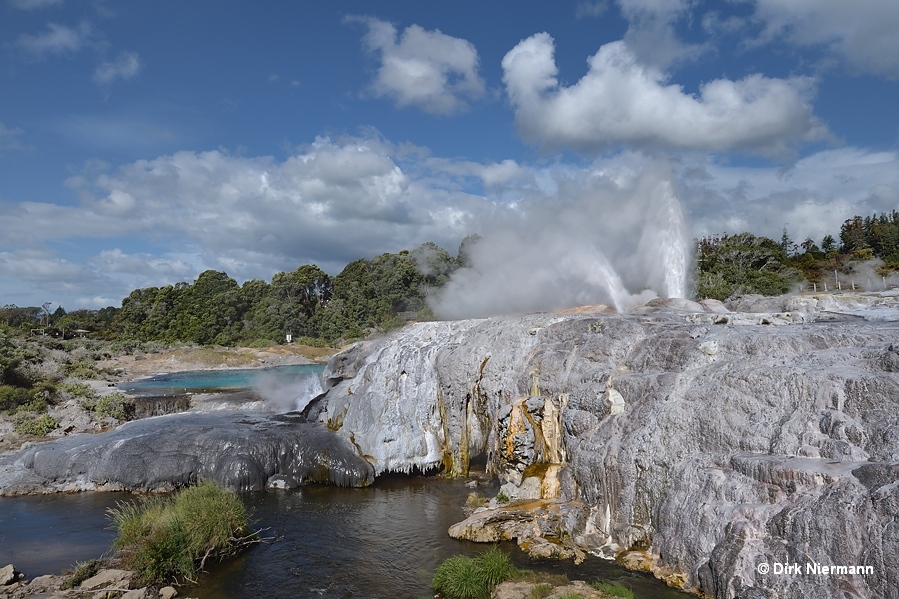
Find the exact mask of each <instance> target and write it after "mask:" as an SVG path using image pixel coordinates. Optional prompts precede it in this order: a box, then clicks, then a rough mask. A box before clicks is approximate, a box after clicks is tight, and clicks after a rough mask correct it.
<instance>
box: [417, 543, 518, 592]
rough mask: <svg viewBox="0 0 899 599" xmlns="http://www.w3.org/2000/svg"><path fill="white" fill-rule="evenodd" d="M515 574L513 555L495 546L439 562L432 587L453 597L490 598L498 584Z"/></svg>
mask: <svg viewBox="0 0 899 599" xmlns="http://www.w3.org/2000/svg"><path fill="white" fill-rule="evenodd" d="M514 574H515V567H514V566H513V565H512V562H511V561H510V560H509V556H508V555H506V554H505V553H503V552H502V551H500V550H499V549H497V548H496V547H494V548H493V549H491V550H490V551H488V552H487V553H482V554H481V555H479V556H478V557H466V556H463V555H457V556H454V557H451V558H449V559H447V560H446V561H444V562H443V563H442V564H440V565H439V566H437V571H436V572H434V578H433V580H432V581H431V588H433V589H434V590H435V591H436V592H438V593H441V594H443V595H446V596H447V597H450V598H452V599H486V597H489V596H490V592H491V591H492V590H493V589H494V587H496V585H498V584H500V583H501V582H503V581H505V580H508V579H509V578H512V576H513V575H514Z"/></svg>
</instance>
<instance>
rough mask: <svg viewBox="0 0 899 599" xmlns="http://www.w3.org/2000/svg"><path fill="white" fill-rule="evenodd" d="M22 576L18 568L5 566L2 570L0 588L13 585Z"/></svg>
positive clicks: (0, 572) (10, 565)
mask: <svg viewBox="0 0 899 599" xmlns="http://www.w3.org/2000/svg"><path fill="white" fill-rule="evenodd" d="M20 575H21V572H17V571H16V567H15V566H13V565H12V564H7V565H6V566H3V567H2V568H0V586H6V585H10V584H13V583H14V582H16V581H18V580H19V577H20Z"/></svg>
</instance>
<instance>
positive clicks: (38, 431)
mask: <svg viewBox="0 0 899 599" xmlns="http://www.w3.org/2000/svg"><path fill="white" fill-rule="evenodd" d="M13 425H14V426H15V429H16V432H17V433H20V434H23V435H34V436H36V437H44V436H46V435H47V434H48V433H49V432H50V431H52V430H53V429H55V428H56V427H57V426H59V423H58V422H56V421H55V420H54V419H53V417H52V416H50V414H44V415H43V416H38V417H35V416H34V415H33V414H29V413H28V412H19V413H18V414H16V415H15V416H13Z"/></svg>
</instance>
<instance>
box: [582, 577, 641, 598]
mask: <svg viewBox="0 0 899 599" xmlns="http://www.w3.org/2000/svg"><path fill="white" fill-rule="evenodd" d="M590 586H591V587H593V588H594V589H596V590H597V591H602V592H603V593H605V594H607V595H612V596H613V597H623V598H624V599H634V592H633V591H632V590H630V589H629V588H627V587H626V586H624V585H620V584H615V583H613V582H606V581H604V580H599V581H596V582H591V583H590Z"/></svg>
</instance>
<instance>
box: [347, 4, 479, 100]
mask: <svg viewBox="0 0 899 599" xmlns="http://www.w3.org/2000/svg"><path fill="white" fill-rule="evenodd" d="M354 20H357V21H360V20H361V21H362V22H364V23H365V24H366V25H367V26H368V33H366V35H365V37H364V38H363V42H364V44H365V47H366V49H367V50H368V51H370V52H372V53H374V54H377V55H378V56H379V57H380V60H381V64H380V66H379V67H378V71H377V74H376V75H375V80H374V81H373V82H372V86H371V89H372V91H373V93H374V94H375V95H376V96H378V97H385V98H390V99H392V100H393V101H394V102H395V103H396V105H397V106H398V107H399V108H407V107H410V106H411V107H415V108H418V109H419V110H422V111H424V112H427V113H430V114H437V115H450V114H453V113H456V112H459V111H462V110H465V109H466V108H467V107H468V103H467V102H468V100H474V99H477V98H479V97H481V96H482V95H483V94H484V81H483V79H481V77H480V76H479V75H478V53H477V50H476V49H475V47H474V45H473V44H472V43H471V42H469V41H467V40H464V39H460V38H457V37H452V36H449V35H446V34H444V33H441V32H440V30H433V31H428V30H425V29H423V28H422V27H420V26H418V25H411V26H409V27H407V28H406V29H405V31H403V33H402V35H399V34H398V32H397V29H396V27H394V26H393V25H392V24H390V23H387V22H385V21H381V20H378V19H371V18H368V19H361V18H356V19H354Z"/></svg>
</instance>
